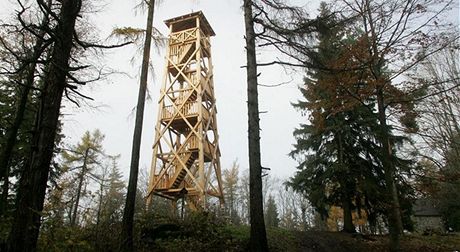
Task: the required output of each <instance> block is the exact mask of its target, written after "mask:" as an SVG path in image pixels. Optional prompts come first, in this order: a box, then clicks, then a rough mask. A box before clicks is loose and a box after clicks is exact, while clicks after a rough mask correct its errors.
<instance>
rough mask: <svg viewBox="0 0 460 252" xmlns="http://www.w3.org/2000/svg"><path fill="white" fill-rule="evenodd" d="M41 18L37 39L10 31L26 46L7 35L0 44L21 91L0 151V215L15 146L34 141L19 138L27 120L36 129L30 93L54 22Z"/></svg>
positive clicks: (12, 79)
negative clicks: (1, 189) (0, 186)
mask: <svg viewBox="0 0 460 252" xmlns="http://www.w3.org/2000/svg"><path fill="white" fill-rule="evenodd" d="M47 6H48V7H50V6H51V1H48V3H47ZM23 14H24V10H23V11H21V12H19V13H18V14H17V18H18V21H19V22H20V23H22V24H25V22H26V21H24V20H23ZM41 18H42V21H41V23H40V24H39V26H38V27H37V28H35V30H34V32H36V33H37V35H36V36H32V37H33V38H29V37H28V36H27V35H24V34H20V35H17V33H18V32H17V30H15V29H13V30H10V32H9V33H8V34H9V36H11V37H13V36H14V37H15V39H17V41H21V37H22V43H23V44H22V45H19V43H18V44H17V45H15V46H14V47H13V46H12V44H14V42H13V41H12V40H10V41H8V40H7V39H6V38H4V37H3V36H0V44H1V45H2V47H3V50H4V51H5V52H8V53H9V55H12V57H13V58H14V59H12V60H11V62H10V64H12V65H13V66H12V68H13V69H11V70H8V71H6V73H5V74H6V75H8V78H7V81H8V82H10V85H11V83H14V85H15V86H16V89H17V91H16V92H15V94H16V95H15V96H14V98H15V99H14V100H16V101H14V102H13V104H11V105H10V106H14V107H15V110H14V113H11V115H10V116H11V117H12V118H14V119H13V120H12V122H11V123H8V124H5V125H8V126H9V127H7V128H6V131H5V141H4V143H3V144H2V148H1V151H0V181H1V180H2V178H3V191H2V197H1V199H0V201H1V202H2V207H0V216H1V215H2V214H3V213H4V212H5V211H6V207H7V206H8V192H9V176H10V172H11V169H10V167H14V165H13V164H12V159H13V156H14V155H13V152H15V151H17V148H16V149H15V145H16V143H17V141H18V139H19V140H20V141H23V140H24V138H25V139H26V141H25V142H26V143H27V141H28V140H29V141H30V137H27V136H30V134H27V136H25V137H24V136H22V137H18V136H19V135H24V134H23V133H22V132H20V130H21V125H22V123H23V121H24V120H26V121H27V123H29V125H27V127H32V126H33V123H32V120H31V118H32V117H31V116H30V114H32V113H30V111H29V110H28V109H27V104H28V103H30V102H31V97H30V96H31V95H30V91H31V90H32V88H33V86H34V80H35V74H36V66H37V61H38V60H39V59H40V58H41V57H42V54H43V52H44V51H45V50H46V48H47V47H48V46H49V43H48V42H46V43H45V39H44V36H45V29H46V27H47V26H48V25H49V21H50V20H49V16H48V14H46V13H44V14H43V16H42V17H41ZM15 28H16V27H15ZM30 30H32V28H30V27H29V28H27V29H25V31H28V33H30ZM13 34H14V35H13ZM27 40H33V45H29V43H25V41H27ZM24 43H25V44H24ZM29 46H30V48H29ZM15 61H19V62H15ZM5 91H6V90H5ZM3 104H4V103H3ZM29 109H30V108H29ZM20 133H21V134H20ZM21 144H24V142H21ZM25 145H27V144H25ZM23 155H24V154H23Z"/></svg>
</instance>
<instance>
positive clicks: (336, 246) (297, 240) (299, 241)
mask: <svg viewBox="0 0 460 252" xmlns="http://www.w3.org/2000/svg"><path fill="white" fill-rule="evenodd" d="M268 237H269V247H270V251H305V252H307V251H315V252H320V251H337V252H340V251H344V252H345V251H363V252H364V251H366V252H368V251H371V252H376V251H388V242H389V237H388V236H382V235H360V234H347V233H343V232H325V231H307V232H295V231H280V230H269V231H268ZM401 250H402V251H417V252H425V251H451V252H454V251H460V234H449V235H430V236H423V235H415V234H411V235H404V236H403V237H402V239H401Z"/></svg>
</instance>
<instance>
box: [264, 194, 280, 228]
mask: <svg viewBox="0 0 460 252" xmlns="http://www.w3.org/2000/svg"><path fill="white" fill-rule="evenodd" d="M278 224H279V218H278V209H277V207H276V202H275V199H274V198H273V196H272V195H270V196H269V197H268V200H267V206H266V210H265V225H266V226H267V227H278Z"/></svg>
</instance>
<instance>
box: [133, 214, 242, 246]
mask: <svg viewBox="0 0 460 252" xmlns="http://www.w3.org/2000/svg"><path fill="white" fill-rule="evenodd" d="M151 217H154V216H151ZM147 219H149V218H147ZM144 224H148V225H144V227H143V228H144V231H143V233H144V234H143V237H142V239H141V240H140V244H139V246H140V247H139V248H140V250H141V251H151V250H152V249H153V250H154V251H191V250H193V251H243V250H244V249H243V248H242V247H241V246H242V242H243V244H244V242H247V241H249V232H248V231H249V230H246V229H245V228H243V229H241V228H239V227H237V226H227V225H226V224H225V222H224V220H223V219H219V218H217V217H216V216H214V215H213V214H211V213H207V212H201V213H199V212H194V213H191V214H189V215H188V216H187V217H186V218H185V219H184V220H177V219H164V218H163V219H159V220H158V219H157V221H153V219H150V221H147V222H145V223H144ZM234 235H235V236H234ZM152 240H153V242H152Z"/></svg>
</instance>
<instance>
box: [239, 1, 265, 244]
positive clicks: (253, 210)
mask: <svg viewBox="0 0 460 252" xmlns="http://www.w3.org/2000/svg"><path fill="white" fill-rule="evenodd" d="M252 8H253V3H252V0H244V5H243V9H244V24H245V28H246V60H247V65H246V70H247V85H248V87H247V92H248V143H249V152H248V153H249V188H250V203H249V208H250V222H251V237H250V250H251V251H268V243H267V234H266V230H265V222H264V213H263V209H264V208H263V196H262V165H261V161H260V125H259V97H258V96H259V95H258V91H257V85H258V84H257V76H258V74H257V59H256V34H255V31H254V16H253V13H252Z"/></svg>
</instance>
